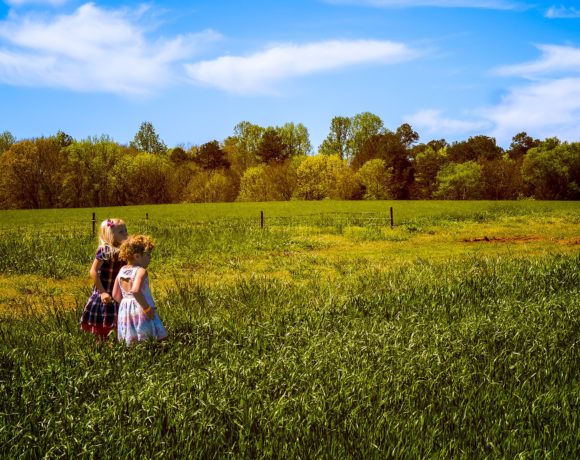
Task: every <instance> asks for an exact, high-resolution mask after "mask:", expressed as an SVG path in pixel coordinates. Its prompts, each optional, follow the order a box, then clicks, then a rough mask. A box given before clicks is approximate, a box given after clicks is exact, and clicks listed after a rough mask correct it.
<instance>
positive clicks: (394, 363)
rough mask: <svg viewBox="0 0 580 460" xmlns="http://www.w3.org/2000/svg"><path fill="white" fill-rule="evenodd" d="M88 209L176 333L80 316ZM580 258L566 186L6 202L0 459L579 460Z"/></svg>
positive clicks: (91, 245) (0, 279)
mask: <svg viewBox="0 0 580 460" xmlns="http://www.w3.org/2000/svg"><path fill="white" fill-rule="evenodd" d="M390 207H393V209H394V217H395V224H396V225H395V227H394V228H391V227H390V223H389V208H390ZM93 211H94V212H96V214H97V219H98V220H100V219H104V218H106V217H121V218H124V219H125V220H126V221H127V224H128V228H129V232H130V233H141V232H146V233H150V234H151V235H153V237H154V238H155V239H156V240H157V242H158V248H157V249H156V250H155V254H154V260H153V262H152V264H151V267H150V273H151V277H152V289H153V294H154V296H155V297H156V300H157V302H158V305H159V312H160V315H161V317H162V319H163V321H164V323H165V324H166V326H167V328H168V330H169V332H170V335H171V340H170V341H169V342H167V343H165V344H163V345H155V344H143V345H140V346H138V347H135V348H131V349H125V348H124V347H123V346H120V345H115V346H113V347H111V348H109V347H107V346H104V347H99V346H96V345H95V343H94V340H93V339H92V338H91V337H90V336H88V335H87V334H84V333H81V332H80V331H78V325H77V322H78V319H79V317H80V312H81V311H82V307H83V305H84V302H85V301H86V298H87V297H88V295H89V293H90V289H91V286H90V281H89V280H88V268H89V266H90V263H91V260H92V257H93V255H94V251H95V249H96V242H95V239H94V238H93V237H92V235H91V222H90V220H91V215H92V212H93ZM260 211H263V212H264V216H265V221H264V224H265V225H264V228H261V227H260ZM146 213H147V214H148V217H149V218H148V219H147V220H146V219H145V215H146ZM579 273H580V203H574V202H572V203H562V202H535V201H521V202H499V203H498V202H332V201H323V202H306V203H305V202H286V203H236V204H219V205H215V204H213V205H210V204H206V205H166V206H142V207H128V208H111V209H95V210H91V209H66V210H40V211H1V212H0V315H1V316H0V317H1V322H0V387H1V392H2V394H4V395H5V396H4V397H3V398H2V399H1V402H0V457H8V458H13V457H14V458H19V457H23V458H30V457H42V456H46V457H50V458H52V457H71V456H76V455H81V456H86V457H106V458H107V457H116V458H117V457H136V456H140V457H144V458H155V457H180V458H181V457H193V458H213V457H218V458H221V457H242V458H247V457H252V458H255V457H257V458H271V457H285V458H294V457H298V458H337V457H338V458H417V457H419V458H421V457H423V458H424V457H429V458H514V457H515V458H546V457H548V458H577V457H578V454H579V451H580V449H579V447H578V446H579V445H580V423H579V420H578V414H579V398H580V384H579V381H578V370H577V369H578V364H579V362H580V361H579V358H580V356H579V350H578V337H579V336H580V328H579V324H580V320H579V318H580V292H579V291H580V280H579Z"/></svg>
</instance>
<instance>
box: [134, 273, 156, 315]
mask: <svg viewBox="0 0 580 460" xmlns="http://www.w3.org/2000/svg"><path fill="white" fill-rule="evenodd" d="M147 276H148V275H147V270H146V269H144V268H143V267H141V268H139V270H137V274H136V275H135V279H134V280H133V287H131V293H132V294H133V296H134V297H135V300H136V301H137V302H138V303H139V306H140V307H141V308H142V309H143V310H144V311H145V312H146V315H147V318H149V319H152V318H153V309H152V308H151V305H147V300H146V299H145V296H144V295H143V294H142V293H141V284H143V280H144V279H145V278H146V277H147Z"/></svg>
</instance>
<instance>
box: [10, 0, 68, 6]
mask: <svg viewBox="0 0 580 460" xmlns="http://www.w3.org/2000/svg"><path fill="white" fill-rule="evenodd" d="M4 1H5V3H7V4H8V5H11V6H23V5H50V6H60V5H64V4H65V3H67V2H68V1H69V0H4Z"/></svg>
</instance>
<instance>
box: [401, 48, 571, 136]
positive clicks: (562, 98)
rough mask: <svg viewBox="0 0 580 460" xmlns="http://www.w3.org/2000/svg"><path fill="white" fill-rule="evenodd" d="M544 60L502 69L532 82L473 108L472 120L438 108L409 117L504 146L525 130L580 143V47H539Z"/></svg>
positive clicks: (439, 130)
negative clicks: (478, 135)
mask: <svg viewBox="0 0 580 460" xmlns="http://www.w3.org/2000/svg"><path fill="white" fill-rule="evenodd" d="M538 49H539V50H540V51H542V56H541V57H540V58H539V59H538V60H536V61H532V62H528V63H523V64H516V65H513V66H508V67H502V68H501V69H497V71H496V73H497V74H500V75H510V76H517V77H521V78H523V79H525V80H527V81H525V83H522V84H520V85H518V86H514V87H512V88H509V89H508V90H507V91H506V93H505V94H504V96H503V97H502V98H501V100H500V101H499V102H498V103H497V104H496V105H494V106H489V107H480V108H477V109H474V110H472V111H471V112H470V113H471V118H474V117H477V119H475V120H473V121H464V120H455V119H448V118H444V117H442V116H441V112H440V111H437V110H421V111H419V112H417V113H415V114H413V115H410V116H408V117H407V120H408V121H409V123H411V125H412V126H413V127H415V128H416V129H419V130H420V129H421V128H424V129H426V130H427V131H428V132H429V133H435V134H437V135H439V136H445V135H453V134H463V135H465V134H473V133H475V132H477V131H479V133H481V132H482V130H484V131H483V132H485V133H486V134H488V135H490V136H492V137H495V138H496V139H497V141H498V143H499V144H500V145H509V142H510V140H511V138H512V137H513V136H514V135H515V134H517V133H519V132H522V131H526V132H527V133H528V134H530V135H532V136H534V137H538V138H540V139H543V138H546V137H553V136H555V137H558V138H560V139H561V140H568V141H579V140H580V49H579V48H573V47H570V46H557V45H539V46H538Z"/></svg>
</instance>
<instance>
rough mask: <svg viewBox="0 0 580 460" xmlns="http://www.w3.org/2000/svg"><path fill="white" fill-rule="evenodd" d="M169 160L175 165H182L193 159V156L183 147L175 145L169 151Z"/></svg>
mask: <svg viewBox="0 0 580 460" xmlns="http://www.w3.org/2000/svg"><path fill="white" fill-rule="evenodd" d="M169 160H170V161H171V162H172V163H174V164H175V165H182V164H184V163H186V162H188V161H190V160H193V157H191V156H190V155H188V154H187V152H186V151H185V150H184V149H183V147H179V146H178V147H175V148H172V149H171V150H170V151H169Z"/></svg>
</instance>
